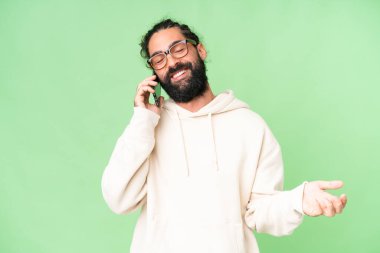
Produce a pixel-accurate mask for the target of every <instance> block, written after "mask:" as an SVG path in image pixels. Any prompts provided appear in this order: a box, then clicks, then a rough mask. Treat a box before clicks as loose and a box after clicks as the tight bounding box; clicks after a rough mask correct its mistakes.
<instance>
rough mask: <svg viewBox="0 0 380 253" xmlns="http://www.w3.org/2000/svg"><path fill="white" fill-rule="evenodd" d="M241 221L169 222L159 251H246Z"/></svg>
mask: <svg viewBox="0 0 380 253" xmlns="http://www.w3.org/2000/svg"><path fill="white" fill-rule="evenodd" d="M243 238H244V236H243V229H242V224H240V223H213V224H210V223H197V222H196V223H194V222H168V223H167V224H166V228H165V229H164V234H163V238H162V241H161V243H160V244H161V245H160V247H159V248H160V250H159V251H158V252H160V253H161V252H162V253H164V252H165V253H174V252H175V253H178V252H181V253H188V252H189V253H190V252H191V253H194V252H197V253H244V249H243V246H244V242H243V240H244V239H243Z"/></svg>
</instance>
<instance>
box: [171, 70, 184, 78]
mask: <svg viewBox="0 0 380 253" xmlns="http://www.w3.org/2000/svg"><path fill="white" fill-rule="evenodd" d="M183 73H185V70H182V71H180V72H178V73H177V74H175V75H174V76H173V78H177V77H179V76H180V75H182V74H183Z"/></svg>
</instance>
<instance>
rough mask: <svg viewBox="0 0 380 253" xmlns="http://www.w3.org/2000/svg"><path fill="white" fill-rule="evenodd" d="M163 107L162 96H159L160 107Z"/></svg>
mask: <svg viewBox="0 0 380 253" xmlns="http://www.w3.org/2000/svg"><path fill="white" fill-rule="evenodd" d="M162 107H164V97H163V96H160V108H162Z"/></svg>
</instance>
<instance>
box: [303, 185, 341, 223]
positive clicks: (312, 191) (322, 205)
mask: <svg viewBox="0 0 380 253" xmlns="http://www.w3.org/2000/svg"><path fill="white" fill-rule="evenodd" d="M342 186H343V182H342V181H314V182H309V183H307V184H306V185H305V188H304V194H303V201H302V208H303V212H304V213H305V214H306V215H308V216H313V217H314V216H319V215H325V216H328V217H333V216H334V215H335V214H337V213H341V212H342V211H343V209H344V207H345V206H346V203H347V196H346V195H345V194H342V195H341V196H340V197H336V196H334V195H331V194H329V193H327V192H326V191H325V190H335V189H339V188H341V187H342Z"/></svg>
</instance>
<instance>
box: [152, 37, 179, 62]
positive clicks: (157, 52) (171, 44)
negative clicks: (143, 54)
mask: <svg viewBox="0 0 380 253" xmlns="http://www.w3.org/2000/svg"><path fill="white" fill-rule="evenodd" d="M182 40H184V39H182ZM182 40H175V41H173V42H172V43H170V44H169V46H168V48H170V47H171V46H173V45H174V44H175V43H177V42H180V41H182ZM162 52H164V51H162V50H160V51H156V52H154V53H153V54H152V55H151V56H150V57H149V58H152V57H153V56H155V55H156V54H159V53H162Z"/></svg>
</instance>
